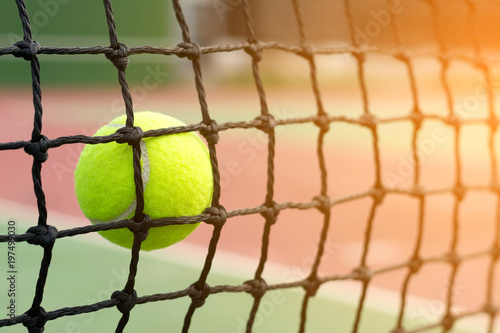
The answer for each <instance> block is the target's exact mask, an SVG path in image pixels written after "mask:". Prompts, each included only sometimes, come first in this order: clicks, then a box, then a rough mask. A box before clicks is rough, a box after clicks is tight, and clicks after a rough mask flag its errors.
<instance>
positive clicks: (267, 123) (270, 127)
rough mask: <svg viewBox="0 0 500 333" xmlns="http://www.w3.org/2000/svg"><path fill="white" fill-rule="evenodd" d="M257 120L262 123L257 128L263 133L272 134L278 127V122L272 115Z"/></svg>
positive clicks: (262, 116)
mask: <svg viewBox="0 0 500 333" xmlns="http://www.w3.org/2000/svg"><path fill="white" fill-rule="evenodd" d="M255 120H257V121H260V124H259V125H257V128H258V129H260V130H261V131H264V132H265V133H270V132H272V131H274V127H276V120H275V119H274V117H273V115H271V114H267V115H264V114H262V115H260V116H258V117H256V118H255Z"/></svg>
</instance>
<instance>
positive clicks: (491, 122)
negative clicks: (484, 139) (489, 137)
mask: <svg viewBox="0 0 500 333" xmlns="http://www.w3.org/2000/svg"><path fill="white" fill-rule="evenodd" d="M488 124H489V125H490V128H491V131H492V132H495V131H496V130H497V128H498V118H497V117H491V118H490V119H488Z"/></svg>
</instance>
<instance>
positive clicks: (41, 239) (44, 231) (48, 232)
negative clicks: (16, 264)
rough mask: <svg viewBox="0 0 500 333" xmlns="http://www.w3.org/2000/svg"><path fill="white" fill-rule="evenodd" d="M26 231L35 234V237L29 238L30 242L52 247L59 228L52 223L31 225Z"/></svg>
mask: <svg viewBox="0 0 500 333" xmlns="http://www.w3.org/2000/svg"><path fill="white" fill-rule="evenodd" d="M26 233H28V234H33V235H35V236H34V237H33V238H31V239H29V240H27V242H28V243H29V244H33V245H40V246H41V247H43V248H50V247H52V246H53V245H54V242H55V241H56V238H57V229H56V228H55V227H53V226H51V225H48V226H43V225H38V226H35V227H31V228H29V229H28V230H27V231H26Z"/></svg>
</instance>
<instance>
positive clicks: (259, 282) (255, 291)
mask: <svg viewBox="0 0 500 333" xmlns="http://www.w3.org/2000/svg"><path fill="white" fill-rule="evenodd" d="M244 284H246V285H249V286H250V288H251V289H250V290H248V291H247V292H248V293H250V294H251V295H252V296H253V297H254V298H256V299H260V298H262V296H264V294H265V293H266V291H267V283H266V281H264V279H262V278H258V279H253V280H249V281H245V283H244Z"/></svg>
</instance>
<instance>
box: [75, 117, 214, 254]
mask: <svg viewBox="0 0 500 333" xmlns="http://www.w3.org/2000/svg"><path fill="white" fill-rule="evenodd" d="M134 118H135V120H134V125H135V126H138V127H140V128H141V129H142V130H143V131H144V132H146V131H148V130H154V129H159V128H168V127H177V126H184V125H185V124H184V123H182V122H181V121H179V120H177V119H175V118H172V117H169V116H167V115H164V114H160V113H155V112H138V113H135V117H134ZM125 121H126V116H125V115H123V116H120V117H117V118H115V119H113V120H112V121H111V122H110V123H109V124H108V125H106V126H103V127H101V128H100V129H99V130H98V131H97V132H96V133H95V134H94V136H105V135H110V134H113V133H114V132H116V130H117V129H119V128H121V127H124V126H125ZM140 147H141V166H142V168H141V169H142V181H143V185H144V201H145V206H144V213H146V214H148V215H149V216H150V217H151V219H158V218H162V217H179V216H193V215H198V214H201V213H202V212H203V211H204V210H205V208H207V207H209V206H210V204H211V201H212V193H213V177H212V167H211V163H210V156H209V153H208V150H207V147H206V146H205V144H204V143H203V142H202V140H201V139H200V138H199V136H198V135H197V134H196V133H194V132H189V133H179V134H171V135H164V136H160V137H149V138H144V139H142V140H141V143H140ZM132 159H133V157H132V147H131V146H130V145H128V144H127V143H124V144H118V143H116V142H110V143H104V144H95V145H86V146H85V148H84V149H83V151H82V153H81V155H80V159H79V161H78V164H77V166H76V170H75V191H76V196H77V199H78V203H79V204H80V208H81V209H82V212H83V214H84V215H85V216H86V217H87V218H88V219H89V220H90V221H91V222H92V223H93V224H98V223H106V222H113V221H120V220H124V219H127V218H131V217H132V216H133V215H134V212H135V208H136V197H135V184H134V169H133V162H132ZM198 225H199V223H198V224H191V225H172V226H164V227H158V228H151V229H150V230H149V236H148V238H147V239H146V240H145V241H144V242H143V243H142V245H141V249H143V250H147V251H149V250H154V249H159V248H164V247H167V246H170V245H172V244H174V243H176V242H178V241H181V240H182V239H184V238H186V237H187V236H188V235H189V234H190V233H191V232H192V231H193V230H194V229H196V227H197V226H198ZM99 233H100V234H101V235H102V236H103V237H104V238H106V239H108V240H109V241H111V242H113V243H115V244H118V245H120V246H123V247H126V248H132V244H133V233H132V232H131V231H130V230H128V229H127V228H124V229H115V230H110V231H100V232H99Z"/></svg>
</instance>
